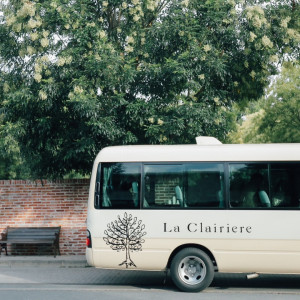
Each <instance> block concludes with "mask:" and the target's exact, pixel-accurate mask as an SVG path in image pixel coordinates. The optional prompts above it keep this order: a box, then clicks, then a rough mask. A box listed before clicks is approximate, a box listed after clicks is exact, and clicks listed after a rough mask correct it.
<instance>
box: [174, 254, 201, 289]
mask: <svg viewBox="0 0 300 300" xmlns="http://www.w3.org/2000/svg"><path fill="white" fill-rule="evenodd" d="M178 274H179V277H180V278H181V280H182V281H183V282H185V283H186V284H190V285H195V284H198V283H200V282H202V281H203V280H204V278H205V275H206V266H205V264H204V262H203V260H202V259H200V258H199V257H196V256H188V257H185V258H184V259H182V260H181V262H180V264H179V266H178Z"/></svg>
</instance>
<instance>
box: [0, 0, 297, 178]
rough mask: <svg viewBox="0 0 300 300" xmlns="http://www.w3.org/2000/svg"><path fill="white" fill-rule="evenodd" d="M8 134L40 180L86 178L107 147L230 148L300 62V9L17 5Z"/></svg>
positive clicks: (0, 51)
mask: <svg viewBox="0 0 300 300" xmlns="http://www.w3.org/2000/svg"><path fill="white" fill-rule="evenodd" d="M2 10H3V13H4V14H3V16H2V17H1V15H0V18H2V20H1V22H0V37H1V45H0V59H1V62H0V64H1V72H2V73H1V74H2V77H1V83H0V87H1V88H0V97H1V106H2V108H3V111H4V116H5V119H4V126H5V127H6V126H10V128H11V130H10V131H9V132H10V134H12V136H13V137H14V139H15V140H16V141H17V142H18V145H19V147H20V149H21V153H22V155H23V156H24V157H25V160H26V161H27V163H28V164H29V165H30V167H31V170H32V172H33V173H32V174H33V175H34V176H39V177H47V176H55V177H57V176H62V175H64V174H65V173H67V172H69V171H71V170H76V171H81V172H86V171H88V170H89V169H90V167H91V162H92V160H93V158H94V156H95V154H96V153H97V152H98V151H99V150H100V149H101V148H102V147H104V146H107V145H115V144H136V143H190V142H194V138H195V136H197V135H213V136H215V137H218V138H219V139H221V140H224V139H225V136H226V133H227V132H228V130H229V129H230V128H231V126H232V122H233V119H232V117H231V112H230V110H231V106H232V104H233V103H238V102H242V101H247V100H248V99H258V98H259V97H260V96H261V95H262V93H263V89H264V87H265V86H266V85H267V84H268V76H269V75H270V74H273V73H275V72H276V64H278V63H279V62H280V60H281V59H282V58H283V57H284V56H287V55H289V57H293V56H298V55H299V52H298V51H299V49H297V47H296V46H295V45H297V43H299V31H298V28H299V23H298V22H299V5H298V1H293V0H290V1H288V0H286V1H282V0H281V1H270V2H268V1H258V0H256V1H254V0H253V1H234V0H228V1H224V0H206V1H204V0H203V1H202V0H201V1H200V0H190V1H189V0H183V1H182V0H181V1H177V0H131V1H125V0H123V1H121V0H107V1H100V0H80V1H79V0H73V1H69V0H52V1H42V0H40V1H38V0H21V1H20V0H6V1H3V2H2Z"/></svg>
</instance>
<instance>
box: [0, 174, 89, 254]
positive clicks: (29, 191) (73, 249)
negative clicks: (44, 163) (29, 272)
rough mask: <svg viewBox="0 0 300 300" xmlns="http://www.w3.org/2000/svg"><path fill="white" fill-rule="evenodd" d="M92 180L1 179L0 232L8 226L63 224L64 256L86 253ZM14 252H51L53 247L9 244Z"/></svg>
mask: <svg viewBox="0 0 300 300" xmlns="http://www.w3.org/2000/svg"><path fill="white" fill-rule="evenodd" d="M88 188H89V180H87V179H70V180H60V181H55V182H52V181H46V180H45V181H43V182H42V183H41V182H40V181H34V182H33V181H24V180H0V233H2V232H4V231H5V229H6V227H7V226H32V227H34V226H61V233H60V251H61V254H62V255H66V254H67V255H75V254H76V255H78V254H84V253H85V239H86V213H87V200H88ZM9 253H11V254H13V255H26V254H37V253H39V254H49V255H51V253H52V252H51V247H49V246H43V247H42V246H37V245H13V246H9Z"/></svg>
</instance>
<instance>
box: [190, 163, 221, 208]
mask: <svg viewBox="0 0 300 300" xmlns="http://www.w3.org/2000/svg"><path fill="white" fill-rule="evenodd" d="M186 174H187V180H186V191H187V193H186V195H187V199H186V203H187V206H189V207H195V208H197V207H199V208H224V207H225V202H224V190H223V187H224V165H223V164H220V163H188V164H186Z"/></svg>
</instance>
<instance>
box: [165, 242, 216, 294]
mask: <svg viewBox="0 0 300 300" xmlns="http://www.w3.org/2000/svg"><path fill="white" fill-rule="evenodd" d="M170 272H171V278H172V280H173V282H174V284H175V285H176V286H177V287H178V289H180V290H181V291H183V292H200V291H202V290H204V289H205V288H206V287H208V286H209V285H210V284H211V282H212V280H213V278H214V266H213V263H212V261H211V259H210V258H209V256H208V255H207V254H206V253H205V252H203V251H202V250H200V249H197V248H185V249H183V250H181V251H180V252H178V253H177V254H176V255H175V256H174V258H173V260H172V262H171V268H170Z"/></svg>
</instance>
